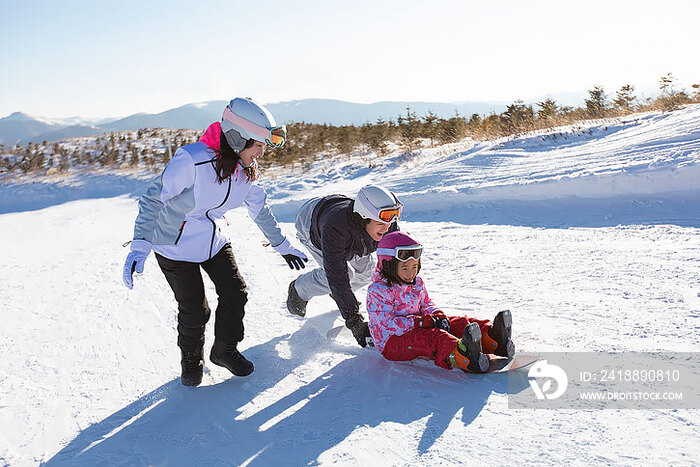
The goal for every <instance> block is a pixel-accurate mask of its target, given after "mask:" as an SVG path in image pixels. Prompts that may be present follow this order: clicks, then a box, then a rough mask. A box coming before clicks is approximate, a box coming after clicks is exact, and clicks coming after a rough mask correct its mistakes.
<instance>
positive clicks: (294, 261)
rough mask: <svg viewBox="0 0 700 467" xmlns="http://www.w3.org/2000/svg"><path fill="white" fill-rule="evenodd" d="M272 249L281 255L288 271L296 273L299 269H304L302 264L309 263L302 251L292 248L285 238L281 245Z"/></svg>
mask: <svg viewBox="0 0 700 467" xmlns="http://www.w3.org/2000/svg"><path fill="white" fill-rule="evenodd" d="M273 248H274V249H275V251H276V252H277V253H279V254H281V255H282V257H283V258H284V260H285V261H286V262H287V265H288V266H289V269H296V270H297V271H298V270H299V269H304V268H305V267H306V265H305V264H304V263H305V262H307V261H309V258H307V257H306V255H305V254H304V253H303V252H302V251H300V250H297V249H296V248H294V247H293V246H292V244H291V243H289V240H287V239H286V238H285V239H284V241H283V242H282V243H280V244H279V245H277V246H275V247H273Z"/></svg>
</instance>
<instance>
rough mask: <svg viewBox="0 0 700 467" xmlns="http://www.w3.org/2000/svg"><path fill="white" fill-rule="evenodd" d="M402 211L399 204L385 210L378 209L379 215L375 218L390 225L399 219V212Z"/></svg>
mask: <svg viewBox="0 0 700 467" xmlns="http://www.w3.org/2000/svg"><path fill="white" fill-rule="evenodd" d="M402 209H403V206H402V205H401V204H397V205H396V206H390V207H387V208H380V209H379V213H378V214H377V216H378V217H379V219H380V220H381V221H382V222H386V223H387V224H390V223H392V222H394V221H395V220H396V221H397V220H399V219H401V210H402Z"/></svg>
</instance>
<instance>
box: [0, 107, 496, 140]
mask: <svg viewBox="0 0 700 467" xmlns="http://www.w3.org/2000/svg"><path fill="white" fill-rule="evenodd" d="M226 103H227V101H224V100H221V101H209V102H202V103H196V104H187V105H183V106H181V107H177V108H174V109H170V110H166V111H164V112H160V113H156V114H148V113H137V114H134V115H130V116H128V117H124V118H120V119H112V120H106V119H101V120H94V121H91V120H88V119H83V118H80V117H72V118H67V119H47V118H42V117H33V116H31V115H28V114H26V113H22V112H15V113H13V114H11V115H9V116H7V117H4V118H0V143H2V144H5V145H6V146H10V145H14V144H17V143H19V144H27V143H29V142H30V141H31V142H42V141H47V142H49V141H58V140H61V139H67V138H75V137H81V136H90V135H94V134H100V133H106V132H112V131H124V130H137V129H139V128H157V127H162V128H191V129H204V128H206V127H207V126H208V125H209V124H210V123H211V122H214V121H216V120H218V119H219V118H221V112H222V109H223V108H224V107H225V106H226ZM265 106H266V107H267V108H268V109H269V110H270V111H271V112H272V114H273V115H274V116H275V118H276V119H277V121H278V122H280V123H291V122H307V123H318V124H329V125H362V124H364V123H367V122H372V123H373V122H375V121H377V119H379V118H382V119H384V120H387V121H388V120H396V119H397V117H398V116H400V115H405V114H406V109H407V108H410V109H411V111H412V112H415V113H416V115H418V116H424V115H427V113H428V111H432V112H433V113H434V114H436V115H437V116H439V117H442V118H450V117H453V116H454V115H455V114H456V113H459V115H463V116H468V115H472V114H474V113H478V114H488V113H490V112H497V113H498V112H501V111H503V110H504V109H505V107H506V104H504V103H498V102H452V103H446V102H376V103H373V104H358V103H353V102H345V101H339V100H332V99H302V100H295V101H287V102H278V103H271V104H265Z"/></svg>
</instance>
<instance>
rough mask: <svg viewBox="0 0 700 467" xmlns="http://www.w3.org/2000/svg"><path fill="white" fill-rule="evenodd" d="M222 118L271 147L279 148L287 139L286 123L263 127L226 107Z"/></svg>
mask: <svg viewBox="0 0 700 467" xmlns="http://www.w3.org/2000/svg"><path fill="white" fill-rule="evenodd" d="M222 119H223V120H228V121H229V122H231V123H232V124H233V125H235V126H238V127H239V128H241V129H243V130H245V131H247V132H248V134H250V135H251V136H256V137H257V138H253V139H257V140H258V141H261V140H262V141H265V143H267V145H268V146H271V147H273V148H281V147H282V146H284V143H285V141H287V126H286V125H280V126H274V127H272V128H265V127H262V126H260V125H258V124H256V123H253V122H251V121H250V120H246V119H245V118H243V117H240V116H238V115H236V114H235V113H233V112H232V111H231V109H229V108H228V107H226V109H225V110H224V115H223V117H222ZM258 138H260V139H258Z"/></svg>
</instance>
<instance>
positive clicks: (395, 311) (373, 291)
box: [367, 268, 439, 352]
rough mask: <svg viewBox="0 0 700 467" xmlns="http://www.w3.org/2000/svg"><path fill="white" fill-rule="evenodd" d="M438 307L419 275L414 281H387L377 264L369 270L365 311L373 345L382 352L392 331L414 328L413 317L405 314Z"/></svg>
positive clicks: (422, 313) (424, 311) (400, 333)
mask: <svg viewBox="0 0 700 467" xmlns="http://www.w3.org/2000/svg"><path fill="white" fill-rule="evenodd" d="M436 311H439V308H438V307H437V306H435V303H433V301H432V300H431V298H430V297H429V296H428V291H427V290H426V289H425V284H424V283H423V279H421V278H420V276H417V277H416V283H415V284H414V285H409V284H403V283H401V284H394V285H392V286H391V287H390V286H388V285H387V282H386V279H385V278H384V276H382V274H381V272H380V271H379V268H375V269H374V271H373V272H372V283H371V284H370V285H369V288H368V289H367V313H368V315H369V332H370V333H371V334H372V339H373V340H374V346H375V347H377V349H378V350H379V351H380V352H382V351H383V350H384V346H385V345H386V341H387V340H388V339H389V338H390V337H391V336H394V335H397V336H400V335H402V334H405V333H406V332H408V331H411V330H413V329H414V323H413V318H409V316H415V315H429V314H431V313H435V312H436Z"/></svg>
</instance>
